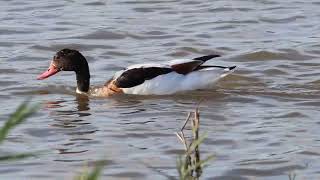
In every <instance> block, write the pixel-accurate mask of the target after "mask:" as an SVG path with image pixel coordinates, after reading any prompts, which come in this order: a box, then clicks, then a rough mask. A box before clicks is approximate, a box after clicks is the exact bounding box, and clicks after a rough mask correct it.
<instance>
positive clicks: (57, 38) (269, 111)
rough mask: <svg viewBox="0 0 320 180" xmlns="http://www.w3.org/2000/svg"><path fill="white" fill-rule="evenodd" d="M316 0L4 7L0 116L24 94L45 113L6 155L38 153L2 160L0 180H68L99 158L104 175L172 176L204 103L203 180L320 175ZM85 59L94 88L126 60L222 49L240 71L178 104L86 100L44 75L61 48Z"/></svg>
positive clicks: (69, 82)
mask: <svg viewBox="0 0 320 180" xmlns="http://www.w3.org/2000/svg"><path fill="white" fill-rule="evenodd" d="M319 8H320V3H319V2H318V1H315V0H310V1H301V0H296V1H284V0H280V1H276V0H261V1H254V0H241V1H235V0H234V1H226V0H218V1H209V0H202V1H199V2H197V1H182V0H158V1H144V0H140V1H133V0H132V1H131V0H119V1H84V0H83V1H70V0H56V1H55V2H46V1H36V0H33V1H31V0H30V1H18V0H10V1H2V2H1V3H0V20H1V26H0V90H1V92H0V102H1V106H0V112H1V117H0V120H1V121H2V122H3V121H4V120H5V119H6V118H7V117H8V116H9V114H10V113H12V112H13V111H14V109H15V108H16V107H17V106H18V105H19V104H20V103H21V102H22V101H23V100H25V99H26V98H27V97H29V96H32V97H33V99H32V101H33V102H37V103H41V104H42V108H41V109H40V111H39V112H38V113H37V114H36V115H35V116H34V117H32V118H30V119H28V121H27V122H26V123H24V124H23V125H21V126H19V127H18V128H16V129H15V130H14V131H13V132H12V133H11V134H10V137H9V138H8V141H7V142H5V143H4V144H3V145H2V146H1V149H0V152H1V154H8V153H14V152H17V153H21V152H33V151H42V150H44V152H45V153H43V154H41V155H39V156H38V157H35V158H29V159H25V160H22V161H16V162H7V163H2V164H0V173H1V174H0V177H1V179H72V177H73V176H74V175H75V174H76V173H77V172H80V171H81V170H82V169H83V167H85V166H86V164H88V165H89V166H92V165H94V164H95V162H96V161H97V160H101V159H105V160H106V161H107V167H106V169H105V170H104V172H103V175H102V176H103V177H104V178H103V179H151V178H154V179H167V178H168V177H170V176H173V177H176V176H177V172H176V169H175V162H176V157H177V155H178V153H179V152H181V150H183V146H182V144H180V143H179V141H178V139H177V138H176V136H175V135H174V132H176V131H178V130H179V128H180V127H181V125H182V123H183V122H184V119H185V118H186V115H187V113H188V112H189V111H193V110H194V108H195V106H196V104H197V103H198V102H199V101H200V100H203V99H204V100H203V101H202V103H201V104H200V112H201V132H207V133H208V137H207V139H206V141H205V142H204V144H203V145H201V152H202V156H203V157H205V156H207V155H210V154H214V155H215V159H214V160H212V161H210V163H209V166H208V167H207V168H206V169H205V171H204V174H203V177H202V178H203V179H219V180H220V179H233V180H235V179H239V180H240V179H241V180H244V179H247V180H249V179H269V180H283V179H288V174H292V173H295V174H297V179H319V178H320V171H319V169H320V163H319V156H320V150H319V146H320V134H319V126H320V121H319V117H320V112H319V105H320V102H319V98H320V95H319V88H320V80H319V75H320V71H319V68H320V63H319V57H320V50H319V48H320V43H319V42H320V41H319V40H320V38H319V31H320V26H319V18H320V12H319ZM66 47H68V48H75V49H78V50H80V51H81V52H82V53H83V54H84V55H85V56H86V58H87V59H88V62H89V64H90V70H91V75H92V80H91V82H92V84H93V85H101V84H103V83H104V82H105V81H106V80H108V78H110V77H111V76H112V74H113V73H114V72H115V71H117V70H119V69H121V68H123V67H126V66H128V65H130V64H133V63H144V62H153V61H154V62H156V61H167V60H170V59H173V58H194V57H197V56H201V55H206V54H210V53H217V54H221V55H223V57H222V58H218V59H215V60H214V61H212V62H211V64H217V65H225V66H228V65H237V66H238V68H237V71H236V72H235V73H234V74H233V75H230V76H228V77H226V78H225V79H223V80H221V81H220V82H219V83H218V84H217V85H216V87H215V88H214V89H212V90H205V91H193V92H189V93H184V94H179V95H172V96H121V97H114V98H109V99H106V98H87V97H83V96H77V95H76V94H75V77H74V74H73V73H71V72H61V73H59V74H58V75H56V76H54V77H51V78H50V79H48V80H45V81H37V80H36V76H37V75H38V74H40V73H41V72H42V71H43V70H45V69H46V68H47V67H48V65H49V61H50V59H51V58H52V56H53V55H54V53H55V52H56V51H58V50H59V49H61V48H66Z"/></svg>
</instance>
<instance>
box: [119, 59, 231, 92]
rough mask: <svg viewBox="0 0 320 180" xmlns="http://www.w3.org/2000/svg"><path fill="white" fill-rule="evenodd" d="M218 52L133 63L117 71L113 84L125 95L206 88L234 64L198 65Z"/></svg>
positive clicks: (228, 71)
mask: <svg viewBox="0 0 320 180" xmlns="http://www.w3.org/2000/svg"><path fill="white" fill-rule="evenodd" d="M215 57H220V56H219V55H208V56H201V57H197V58H194V59H176V60H172V61H168V62H166V63H159V64H156V63H149V64H136V65H132V66H129V67H127V68H126V69H125V70H122V71H119V72H117V73H116V74H115V76H114V77H113V82H114V84H115V85H116V86H117V87H118V88H121V89H122V90H123V92H124V93H126V94H144V95H147V94H158V95H164V94H173V93H176V92H179V91H188V90H195V89H205V88H210V87H211V86H212V85H213V84H214V83H215V82H216V81H217V80H218V79H220V78H221V77H224V76H226V75H227V74H229V73H230V72H232V70H233V69H234V68H235V67H236V66H231V67H224V66H202V64H204V63H205V62H206V61H208V60H210V59H212V58H215Z"/></svg>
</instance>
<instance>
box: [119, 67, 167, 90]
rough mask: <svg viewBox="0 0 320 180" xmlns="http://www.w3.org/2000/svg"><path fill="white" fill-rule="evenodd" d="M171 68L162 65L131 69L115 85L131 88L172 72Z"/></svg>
mask: <svg viewBox="0 0 320 180" xmlns="http://www.w3.org/2000/svg"><path fill="white" fill-rule="evenodd" d="M172 71H173V70H172V69H171V68H161V67H147V68H144V67H141V68H134V69H129V70H127V71H125V72H123V73H122V74H121V75H120V76H119V77H118V78H117V79H116V80H115V85H116V86H117V87H118V88H131V87H134V86H137V85H140V84H142V83H144V81H146V80H150V79H153V78H155V77H157V76H159V75H162V74H168V73H170V72H172Z"/></svg>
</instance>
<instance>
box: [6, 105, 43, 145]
mask: <svg viewBox="0 0 320 180" xmlns="http://www.w3.org/2000/svg"><path fill="white" fill-rule="evenodd" d="M38 108H39V105H33V106H30V105H29V103H28V101H25V102H23V103H22V104H21V105H20V106H19V107H18V108H17V110H16V111H15V112H14V113H13V114H12V115H11V116H10V118H9V119H8V120H7V121H6V122H5V123H4V125H3V126H2V127H1V129H0V143H2V142H3V141H4V140H5V138H6V137H7V136H8V134H9V132H10V130H11V129H13V128H14V127H16V126H17V125H19V124H21V123H22V122H24V121H25V120H26V118H28V117H29V116H31V115H32V114H33V113H35V112H36V111H37V110H38Z"/></svg>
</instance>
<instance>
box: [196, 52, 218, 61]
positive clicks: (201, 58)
mask: <svg viewBox="0 0 320 180" xmlns="http://www.w3.org/2000/svg"><path fill="white" fill-rule="evenodd" d="M216 57H220V55H217V54H212V55H207V56H201V57H197V58H194V60H200V61H203V62H206V61H208V60H210V59H212V58H216Z"/></svg>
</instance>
